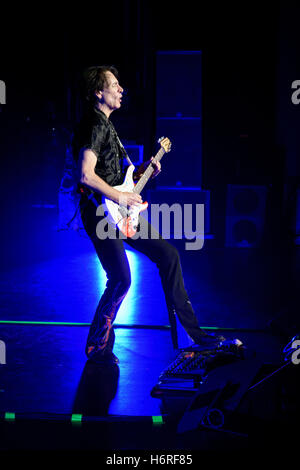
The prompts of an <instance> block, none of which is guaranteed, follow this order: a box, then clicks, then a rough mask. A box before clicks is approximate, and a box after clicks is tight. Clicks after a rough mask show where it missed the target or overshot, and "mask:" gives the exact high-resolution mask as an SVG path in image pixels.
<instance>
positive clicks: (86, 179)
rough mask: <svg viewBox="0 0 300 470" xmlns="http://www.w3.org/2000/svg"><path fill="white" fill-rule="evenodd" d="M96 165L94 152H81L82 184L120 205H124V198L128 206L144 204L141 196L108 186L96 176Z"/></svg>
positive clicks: (80, 174)
mask: <svg viewBox="0 0 300 470" xmlns="http://www.w3.org/2000/svg"><path fill="white" fill-rule="evenodd" d="M96 163H97V157H96V155H95V154H94V152H93V151H92V150H90V149H82V150H81V151H80V155H79V172H80V173H79V178H80V183H81V184H84V185H85V186H87V187H88V188H91V189H93V190H94V191H96V192H98V193H101V194H103V195H104V196H105V197H106V198H108V199H111V200H112V201H114V202H117V203H118V204H119V203H121V201H122V203H123V204H124V198H125V199H126V202H127V205H128V206H132V205H137V204H141V203H142V202H143V201H142V198H141V196H140V195H139V194H135V193H127V192H121V191H118V190H117V189H114V188H113V187H112V186H110V185H109V184H107V183H106V182H105V181H104V180H103V179H102V178H100V176H98V175H96V173H95V167H96Z"/></svg>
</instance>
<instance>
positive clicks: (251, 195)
mask: <svg viewBox="0 0 300 470" xmlns="http://www.w3.org/2000/svg"><path fill="white" fill-rule="evenodd" d="M266 198H267V188H266V187H265V186H251V185H249V186H241V185H232V184H229V185H228V186H227V208H226V240H225V244H226V246H229V247H253V246H258V245H259V244H260V243H261V241H262V236H263V231H264V225H265V211H266Z"/></svg>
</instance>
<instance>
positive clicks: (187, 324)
mask: <svg viewBox="0 0 300 470" xmlns="http://www.w3.org/2000/svg"><path fill="white" fill-rule="evenodd" d="M81 217H82V221H83V225H84V227H85V230H86V232H87V234H88V235H89V237H90V239H91V241H92V242H93V244H94V247H95V249H96V252H97V255H98V258H99V260H100V263H101V264H102V267H103V269H104V270H105V272H106V276H107V283H106V288H105V290H104V292H103V294H102V297H101V299H100V302H99V304H98V307H97V310H96V313H95V316H94V319H93V322H92V324H91V327H90V331H89V335H88V339H87V345H86V353H87V355H89V354H90V353H91V352H92V351H95V348H96V349H97V350H99V349H100V350H103V351H104V350H110V351H111V350H112V348H113V345H114V339H115V335H114V330H113V322H114V320H115V318H116V315H117V312H118V310H119V308H120V306H121V303H122V300H123V299H124V297H125V296H126V294H127V292H128V289H129V287H130V281H131V275H130V268H129V263H128V259H127V256H126V252H125V248H124V240H122V239H120V238H118V239H110V238H106V239H99V238H98V237H97V234H96V226H97V224H98V223H99V221H100V220H101V218H100V217H98V216H96V207H95V205H94V204H93V203H92V202H91V201H89V202H86V200H85V199H83V200H82V202H81ZM140 220H141V222H140V224H141V225H143V227H144V229H145V227H146V229H147V230H148V233H149V234H150V232H149V231H150V230H152V232H151V233H152V234H153V233H155V238H153V235H152V238H148V239H143V238H136V239H132V238H127V239H126V240H125V243H128V245H130V246H131V247H132V248H134V249H136V250H137V251H139V252H141V253H143V254H144V255H146V256H147V257H148V258H149V259H150V260H151V261H153V263H155V264H156V266H157V267H158V270H159V275H160V278H161V282H162V287H163V291H164V294H165V299H166V303H167V306H168V309H174V310H175V312H176V314H177V316H178V319H179V321H180V322H181V324H182V326H183V327H184V329H185V330H186V332H187V333H188V335H189V336H190V337H191V338H192V339H193V340H194V341H195V342H197V340H198V339H200V337H201V336H202V335H203V334H204V332H203V331H202V330H201V329H200V328H199V324H198V320H197V318H196V316H195V313H194V310H193V308H192V305H191V302H190V301H189V298H188V294H187V292H186V290H185V287H184V281H183V277H182V270H181V265H180V258H179V254H178V251H177V249H176V248H175V247H174V246H173V245H171V244H170V243H168V242H167V241H166V240H164V239H163V238H162V237H161V235H160V234H158V232H157V231H156V230H155V229H154V228H153V227H152V226H151V225H150V224H148V222H147V221H146V220H145V219H144V218H143V217H140Z"/></svg>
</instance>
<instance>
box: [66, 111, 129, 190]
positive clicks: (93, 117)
mask: <svg viewBox="0 0 300 470" xmlns="http://www.w3.org/2000/svg"><path fill="white" fill-rule="evenodd" d="M82 148H85V149H90V150H92V151H93V152H94V154H95V155H96V157H97V163H96V167H95V173H96V174H97V175H98V176H100V178H102V179H103V180H104V181H106V183H108V184H109V185H111V186H116V185H119V184H121V183H122V182H123V180H124V174H123V173H124V169H123V157H124V150H122V148H121V146H120V144H119V141H118V137H117V133H116V130H115V128H114V126H113V124H112V123H111V121H110V120H109V119H108V118H107V116H106V115H105V114H104V113H103V112H102V111H100V110H99V109H97V108H94V109H90V110H89V111H88V112H87V113H86V114H85V115H84V116H83V118H82V119H81V121H80V123H79V124H78V126H77V127H76V129H75V131H74V136H73V141H72V150H73V157H74V159H75V160H76V161H78V157H79V152H80V150H81V149H82Z"/></svg>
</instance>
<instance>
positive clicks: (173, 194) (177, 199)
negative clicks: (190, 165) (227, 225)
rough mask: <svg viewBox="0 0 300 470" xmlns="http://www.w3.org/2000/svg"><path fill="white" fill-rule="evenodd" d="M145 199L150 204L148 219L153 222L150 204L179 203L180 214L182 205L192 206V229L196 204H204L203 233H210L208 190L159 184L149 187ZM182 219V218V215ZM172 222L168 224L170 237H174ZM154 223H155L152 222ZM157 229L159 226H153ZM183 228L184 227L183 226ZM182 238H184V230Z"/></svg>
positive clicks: (182, 208) (194, 227) (194, 224)
mask: <svg viewBox="0 0 300 470" xmlns="http://www.w3.org/2000/svg"><path fill="white" fill-rule="evenodd" d="M146 198H147V201H148V202H149V204H150V211H149V221H150V222H152V223H153V220H152V219H151V204H158V205H162V204H168V206H169V207H171V206H172V205H174V204H177V205H178V204H179V205H180V207H181V212H182V216H183V215H184V205H185V204H188V205H191V206H192V217H193V220H192V222H191V224H192V225H191V226H192V228H193V230H195V229H196V225H197V224H196V220H195V219H196V214H195V212H196V209H195V208H196V205H197V204H203V205H204V234H209V233H210V191H208V190H202V189H201V188H192V187H190V188H188V187H185V188H180V187H172V186H159V187H157V188H156V189H149V190H148V191H147V192H146ZM182 221H183V222H184V219H183V217H182ZM171 222H172V221H171ZM175 223H176V219H174V224H175ZM174 224H172V223H171V226H170V238H174V229H175V227H174ZM153 225H154V226H155V225H156V224H155V223H154V224H153ZM155 228H157V229H158V230H159V229H160V227H155ZM183 229H184V227H183ZM159 231H160V230H159ZM182 232H183V238H184V230H182Z"/></svg>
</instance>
